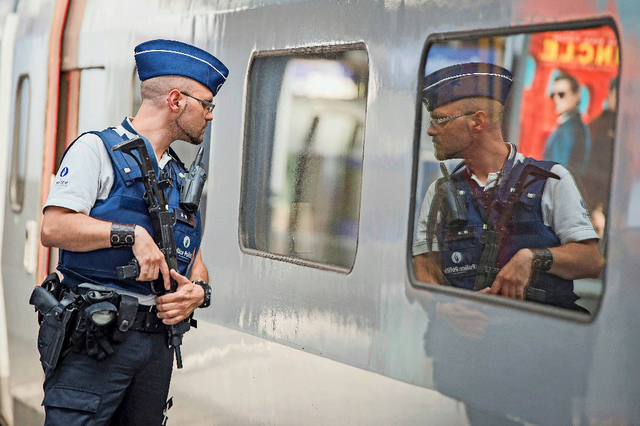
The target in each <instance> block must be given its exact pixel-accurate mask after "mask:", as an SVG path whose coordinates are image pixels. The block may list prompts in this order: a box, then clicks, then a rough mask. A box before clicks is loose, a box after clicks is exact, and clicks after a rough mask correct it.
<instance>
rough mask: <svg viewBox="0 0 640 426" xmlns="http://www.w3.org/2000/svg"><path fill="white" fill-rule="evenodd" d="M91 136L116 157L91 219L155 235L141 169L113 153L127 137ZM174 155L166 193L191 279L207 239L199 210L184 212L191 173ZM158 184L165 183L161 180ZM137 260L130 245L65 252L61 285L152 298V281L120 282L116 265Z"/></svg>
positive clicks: (181, 260) (181, 263)
mask: <svg viewBox="0 0 640 426" xmlns="http://www.w3.org/2000/svg"><path fill="white" fill-rule="evenodd" d="M125 121H126V120H125ZM91 133H94V134H96V135H98V136H100V139H102V142H103V143H104V146H105V147H106V149H107V152H108V153H109V156H110V157H111V163H112V165H113V169H114V181H113V186H112V187H111V192H110V193H109V196H108V197H107V198H106V199H104V200H97V201H96V203H95V205H94V206H93V208H92V209H91V211H90V212H89V216H91V217H93V218H96V219H100V220H103V221H107V222H117V223H128V224H136V225H140V226H142V227H144V228H145V229H146V230H147V232H149V235H151V236H153V230H152V227H151V220H150V218H149V210H148V208H149V206H148V204H147V202H146V201H145V199H144V198H143V195H144V193H145V190H144V185H143V183H142V179H141V173H140V168H139V167H138V165H137V164H136V162H135V161H134V160H133V159H132V158H131V157H129V156H128V155H127V154H123V153H122V152H119V151H117V152H114V151H112V150H111V148H112V147H113V146H114V145H117V144H119V143H120V142H123V141H125V140H127V137H126V136H124V137H122V136H120V135H118V133H116V132H115V130H113V129H112V128H109V129H106V130H103V131H102V132H91ZM143 139H144V138H143ZM144 141H145V144H146V146H147V149H148V150H149V153H150V154H151V155H150V157H151V162H152V163H153V168H154V171H155V172H156V176H161V173H158V172H159V168H158V162H157V160H156V156H155V155H153V149H152V147H151V144H150V143H149V141H147V140H146V139H144ZM169 153H170V154H171V156H172V157H173V159H171V160H170V161H169V163H168V164H167V165H166V166H165V168H164V169H163V172H164V173H165V174H166V175H167V176H168V177H169V178H170V179H171V181H172V183H173V186H172V187H171V186H170V187H169V188H167V189H166V191H167V192H168V193H167V201H168V203H169V208H170V209H171V210H172V211H173V212H174V213H175V215H176V224H175V225H174V226H173V230H174V233H175V241H176V249H177V257H178V269H179V271H178V272H180V274H182V275H184V276H187V277H188V276H189V272H190V269H191V261H192V259H193V258H194V256H195V255H196V254H197V250H198V249H199V248H200V242H201V240H202V226H201V221H200V212H199V211H198V212H196V213H195V214H193V213H187V212H183V211H182V210H181V209H180V207H179V203H178V202H179V199H180V187H181V184H182V177H181V174H182V175H183V176H184V175H186V174H187V170H186V168H185V166H184V165H183V164H182V163H181V162H180V160H179V159H178V157H177V156H176V155H175V153H174V152H173V150H171V149H169ZM158 180H160V177H159V178H158ZM133 258H134V256H133V251H132V249H131V247H123V248H107V249H100V250H94V251H89V252H74V251H70V250H62V249H61V250H60V260H59V263H58V270H59V271H60V272H62V274H63V275H64V280H63V281H62V283H63V284H64V285H65V286H66V287H74V286H76V285H78V284H81V283H92V284H100V285H105V286H109V287H114V288H117V289H122V290H127V291H131V292H134V293H138V294H145V295H146V294H150V293H151V287H150V283H149V282H145V281H136V280H133V279H126V280H119V279H118V275H117V273H116V267H118V266H124V265H126V264H127V263H129V261H130V260H131V259H133Z"/></svg>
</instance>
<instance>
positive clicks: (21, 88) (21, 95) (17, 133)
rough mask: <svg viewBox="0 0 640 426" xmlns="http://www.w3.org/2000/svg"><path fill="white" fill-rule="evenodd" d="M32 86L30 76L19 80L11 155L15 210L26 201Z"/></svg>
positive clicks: (19, 209) (13, 205) (11, 182)
mask: <svg viewBox="0 0 640 426" xmlns="http://www.w3.org/2000/svg"><path fill="white" fill-rule="evenodd" d="M30 94H31V86H30V82H29V76H26V75H25V76H22V77H20V80H19V81H18V92H17V95H16V108H15V111H14V122H13V149H12V156H11V181H10V192H11V208H12V209H13V211H15V212H20V211H21V210H22V204H23V202H24V190H25V188H24V187H25V178H26V173H27V148H28V146H27V145H28V141H29V98H30Z"/></svg>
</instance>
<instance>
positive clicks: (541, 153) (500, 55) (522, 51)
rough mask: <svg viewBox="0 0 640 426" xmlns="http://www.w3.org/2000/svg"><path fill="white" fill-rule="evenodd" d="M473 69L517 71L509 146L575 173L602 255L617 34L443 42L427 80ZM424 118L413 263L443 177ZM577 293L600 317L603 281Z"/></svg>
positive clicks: (430, 57)
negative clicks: (463, 67) (433, 189)
mask: <svg viewBox="0 0 640 426" xmlns="http://www.w3.org/2000/svg"><path fill="white" fill-rule="evenodd" d="M467 62H487V63H491V64H496V65H499V66H501V67H504V68H506V69H507V70H509V71H511V73H512V74H513V85H512V86H511V91H510V94H509V98H508V100H507V102H506V103H505V105H504V118H503V120H502V135H503V137H504V140H505V141H506V142H510V143H512V144H514V145H515V146H516V147H517V150H518V152H519V153H521V154H523V155H525V156H527V157H531V158H534V159H537V160H551V161H554V162H557V163H559V164H561V165H563V166H564V167H565V168H566V169H568V170H569V171H570V172H571V174H572V175H573V177H574V178H575V180H576V182H577V186H578V189H579V190H580V193H581V194H582V198H583V200H584V201H583V205H584V206H586V207H585V215H587V212H588V215H590V218H591V222H592V224H593V226H594V228H595V230H596V232H597V234H598V235H599V236H600V238H601V242H600V251H601V253H603V254H604V249H605V246H604V241H605V240H606V238H604V237H606V234H605V229H606V221H607V215H608V202H609V192H610V183H611V174H612V161H613V160H612V159H613V155H612V154H613V143H614V137H615V110H616V104H617V85H618V83H617V75H618V72H619V48H618V39H617V37H616V34H615V32H614V30H613V29H612V28H610V27H608V26H602V27H596V28H588V29H580V30H570V31H546V32H539V33H531V34H516V35H511V36H496V37H483V38H475V39H473V38H466V39H462V40H448V41H444V42H438V43H434V44H431V45H430V46H429V51H428V52H427V60H426V63H425V71H424V75H428V74H430V73H432V72H434V71H436V70H439V69H442V68H444V67H447V66H450V65H456V64H461V63H467ZM422 114H423V120H422V123H423V126H422V129H421V139H420V149H419V158H418V175H417V185H416V188H417V193H416V206H415V221H414V229H415V230H416V231H415V232H414V235H415V237H414V250H413V255H414V264H415V261H416V259H418V258H419V255H418V254H416V253H417V252H420V250H416V248H415V245H419V244H420V243H422V244H423V247H426V246H427V244H425V242H426V240H425V241H422V240H424V239H425V231H426V227H425V226H424V222H425V220H424V216H426V215H428V213H429V206H427V207H426V208H425V207H423V206H422V204H423V200H424V197H425V194H426V193H427V188H429V186H430V185H432V184H433V182H435V180H436V179H438V178H439V177H441V176H442V175H441V172H440V167H439V163H438V161H437V160H436V159H435V155H434V154H435V153H434V145H433V143H432V140H431V137H430V136H429V135H428V134H427V130H428V128H429V121H428V117H429V114H430V112H429V111H427V110H426V108H424V107H423V110H422ZM459 162H460V160H453V161H450V162H446V165H447V168H448V170H449V171H450V172H451V171H452V170H453V168H454V167H455V166H456V165H457V164H458V163H459ZM526 195H527V194H525V196H526ZM531 197H534V195H531ZM421 207H422V211H421ZM421 215H422V219H423V220H422V228H421ZM585 217H586V216H585ZM516 222H517V220H516ZM547 225H548V224H547ZM433 244H434V246H435V244H436V243H435V242H434V243H433ZM479 244H480V246H479V247H480V249H479V253H481V252H482V249H481V246H482V243H479ZM454 254H455V253H454ZM458 258H460V259H458ZM458 258H456V259H455V260H459V261H460V262H461V263H464V262H462V261H463V260H464V261H466V259H462V258H464V256H462V258H461V257H460V256H458ZM423 260H424V259H423ZM436 260H438V259H436ZM455 260H454V262H455ZM432 261H433V259H431V260H429V262H432ZM436 263H437V262H436ZM471 263H473V262H471ZM478 264H479V263H478ZM478 264H476V266H477V265H478ZM414 270H415V267H414ZM416 275H417V274H416ZM574 292H575V294H576V295H578V296H579V297H580V299H579V300H578V302H577V304H578V305H580V306H582V307H585V308H586V309H587V310H588V311H590V312H591V313H594V312H595V310H596V309H597V306H598V304H599V301H600V297H601V295H602V281H601V279H580V280H576V281H575V282H574Z"/></svg>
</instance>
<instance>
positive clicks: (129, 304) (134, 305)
mask: <svg viewBox="0 0 640 426" xmlns="http://www.w3.org/2000/svg"><path fill="white" fill-rule="evenodd" d="M137 312H138V299H137V298H135V297H133V296H128V295H126V294H121V295H120V305H119V306H118V318H117V321H116V326H115V328H114V330H113V335H112V336H111V338H112V339H113V341H114V342H116V343H120V342H124V339H125V338H126V337H127V331H129V328H130V327H131V326H132V325H133V323H134V321H135V319H136V313H137Z"/></svg>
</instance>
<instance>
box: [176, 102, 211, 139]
mask: <svg viewBox="0 0 640 426" xmlns="http://www.w3.org/2000/svg"><path fill="white" fill-rule="evenodd" d="M189 108H191V106H190V105H189V104H187V106H186V108H185V109H184V110H183V111H182V113H181V114H180V115H179V116H178V118H176V121H175V123H174V125H175V137H174V140H182V141H185V142H187V143H189V144H191V145H200V144H201V143H202V141H203V140H204V132H205V131H206V130H207V125H208V124H209V122H208V121H206V120H204V125H203V126H202V127H201V128H199V129H197V130H195V129H193V128H194V127H195V126H194V125H193V124H191V123H189V119H188V117H189V113H190V111H189V112H188V111H187V110H188V109H189Z"/></svg>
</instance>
